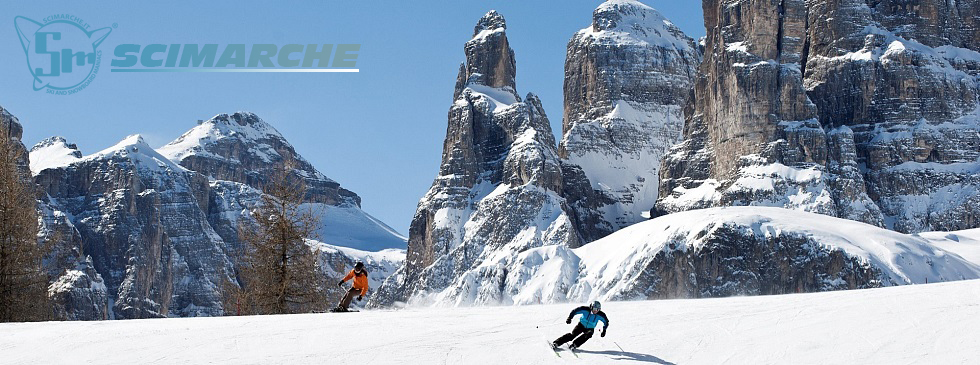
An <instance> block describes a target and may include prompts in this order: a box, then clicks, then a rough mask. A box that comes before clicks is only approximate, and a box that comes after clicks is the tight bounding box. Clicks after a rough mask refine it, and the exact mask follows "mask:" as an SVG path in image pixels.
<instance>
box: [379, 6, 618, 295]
mask: <svg viewBox="0 0 980 365" xmlns="http://www.w3.org/2000/svg"><path fill="white" fill-rule="evenodd" d="M505 29H506V25H505V23H504V20H503V17H502V16H500V14H498V13H496V12H494V11H491V12H489V13H487V14H486V15H485V16H484V17H483V18H482V19H480V21H479V22H478V23H477V26H476V29H475V30H474V34H473V38H472V39H471V40H469V41H468V42H466V46H465V51H466V63H465V64H464V65H463V67H461V68H460V74H459V76H458V77H457V80H460V81H459V82H457V88H456V91H455V92H454V94H455V95H456V99H455V101H454V103H453V105H452V107H451V108H450V110H449V117H448V119H449V125H448V128H447V131H446V140H445V143H444V145H443V155H442V165H441V167H440V170H439V175H438V176H437V177H436V179H435V181H434V182H433V185H432V187H431V188H430V189H429V191H428V192H427V193H426V194H425V196H424V197H423V198H422V200H421V201H420V202H419V206H418V210H417V211H416V214H415V217H414V218H413V220H412V225H411V228H410V231H409V243H408V256H407V259H406V263H405V266H404V267H403V268H402V269H400V270H399V271H398V272H396V273H395V274H394V275H393V276H392V277H391V278H389V279H388V280H386V281H385V283H384V284H383V285H382V287H381V288H380V289H379V291H378V294H377V295H375V296H374V297H373V298H372V304H374V305H388V304H393V303H395V302H405V301H413V302H420V303H426V302H440V303H444V304H457V305H458V304H489V303H498V302H499V300H500V299H501V296H502V292H501V287H500V285H499V284H500V280H499V279H500V278H502V277H503V276H505V275H506V272H501V271H500V270H499V267H500V266H501V265H502V263H503V262H508V261H509V260H512V259H513V257H514V255H516V254H517V253H520V252H522V251H525V250H528V249H531V248H535V247H541V246H549V245H561V246H569V247H577V246H579V245H581V244H583V243H585V242H587V241H589V240H591V239H594V238H592V237H583V234H586V235H587V234H590V232H595V229H582V230H581V231H580V230H579V229H577V226H576V224H577V223H582V224H589V223H590V222H592V223H594V222H599V221H600V220H599V219H598V218H596V217H594V216H579V215H578V212H579V211H578V210H576V209H575V207H581V208H583V209H582V210H581V212H583V213H585V212H590V211H594V210H590V209H587V207H594V206H595V205H594V203H591V202H588V201H586V200H588V199H589V195H585V196H579V197H577V198H576V199H577V200H576V201H574V202H571V204H570V201H568V200H566V199H564V198H563V197H562V194H563V192H566V191H581V192H585V193H588V192H591V188H590V187H589V186H588V185H587V182H588V180H587V179H585V178H584V176H583V174H582V173H581V170H579V169H578V168H577V167H574V166H565V165H564V164H563V163H562V161H561V159H560V158H559V157H558V153H557V146H556V144H555V139H554V135H553V134H552V131H551V126H550V124H549V122H548V118H547V117H546V116H545V113H544V109H543V108H542V106H541V102H540V100H538V98H537V97H536V96H534V94H528V95H527V96H526V97H525V98H524V99H521V97H520V96H518V94H517V93H516V90H515V86H514V81H513V80H514V76H515V71H516V68H515V66H514V65H515V63H514V56H513V55H514V53H513V50H511V49H510V46H509V43H508V40H507V35H506V32H505ZM463 80H465V81H463ZM566 171H567V173H569V174H575V173H576V172H577V179H573V180H565V179H564V175H565V173H566ZM569 183H574V184H581V185H579V186H575V187H573V186H569V185H568V184H569ZM586 214H587V213H586Z"/></svg>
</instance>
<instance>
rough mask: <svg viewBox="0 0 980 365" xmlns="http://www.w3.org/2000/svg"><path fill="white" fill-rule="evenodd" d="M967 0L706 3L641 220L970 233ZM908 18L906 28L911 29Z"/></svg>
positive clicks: (973, 139) (973, 190) (972, 104)
mask: <svg viewBox="0 0 980 365" xmlns="http://www.w3.org/2000/svg"><path fill="white" fill-rule="evenodd" d="M976 8H977V2H976V1H965V2H957V3H956V4H955V5H949V4H947V3H946V2H943V1H924V2H919V3H917V4H916V5H912V4H905V3H904V2H892V1H880V2H873V3H867V2H864V1H858V0H841V1H836V0H835V1H830V0H809V1H803V0H784V1H740V0H713V1H706V2H705V3H704V11H705V24H706V27H707V29H708V36H707V38H706V41H705V58H704V62H703V63H702V64H701V66H700V69H699V76H698V79H697V81H696V84H695V88H694V99H693V103H691V104H689V105H688V108H687V110H686V111H685V118H686V124H685V130H684V140H683V141H682V142H681V143H680V144H678V145H677V146H675V147H674V148H673V149H672V150H671V151H670V152H669V153H668V156H667V157H666V158H665V161H664V168H663V170H662V173H661V178H662V179H661V187H660V197H659V200H658V203H657V208H656V209H655V212H654V213H656V214H664V213H669V212H676V211H681V210H687V209H694V208H702V207H708V206H719V205H722V206H723V205H769V206H779V207H784V208H790V209H800V210H806V211H811V212H818V213H823V214H828V215H833V216H837V217H842V218H848V219H854V220H859V221H863V222H867V223H871V224H874V225H878V226H882V227H887V228H890V229H895V230H899V231H902V232H919V231H924V230H944V229H962V228H971V227H975V226H976V225H977V218H976V217H977V216H978V215H980V211H978V208H976V207H977V206H978V205H977V202H978V199H980V198H978V188H977V179H978V174H977V171H980V165H978V162H980V161H978V157H980V152H978V148H977V146H978V141H977V138H978V134H977V131H978V127H977V125H978V122H977V120H978V117H977V107H978V99H977V95H978V91H977V90H978V86H977V85H978V82H977V80H978V79H977V74H978V67H977V65H978V63H980V54H978V53H977V52H976V50H975V49H971V48H969V47H976V45H975V43H976V41H975V39H976V37H975V36H972V35H973V34H975V32H976V28H975V27H971V26H970V24H972V23H971V22H975V21H976V17H975V16H972V15H971V16H967V18H970V19H967V20H964V21H963V22H962V23H960V24H959V25H958V26H949V25H947V26H943V25H942V24H947V23H944V22H946V20H940V18H942V19H960V18H964V16H963V14H966V13H964V11H972V12H971V13H969V14H976ZM920 18H921V19H920Z"/></svg>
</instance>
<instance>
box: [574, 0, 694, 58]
mask: <svg viewBox="0 0 980 365" xmlns="http://www.w3.org/2000/svg"><path fill="white" fill-rule="evenodd" d="M581 33H584V34H587V35H590V36H592V37H596V38H600V39H605V40H607V41H610V42H614V43H626V44H633V43H640V44H643V43H647V44H650V45H656V46H661V47H665V48H675V49H677V50H679V51H691V50H693V48H694V41H693V40H692V39H691V38H690V37H688V36H687V35H685V34H684V33H683V32H682V31H681V30H680V28H677V26H675V25H674V24H673V23H671V22H670V21H669V20H667V18H665V17H664V16H663V15H661V14H660V12H658V11H657V10H655V9H654V8H651V7H649V6H647V5H646V4H643V3H641V2H639V1H633V0H610V1H607V2H604V3H602V4H601V5H599V7H598V8H596V9H595V12H593V13H592V25H591V26H590V27H588V28H585V29H582V30H581Z"/></svg>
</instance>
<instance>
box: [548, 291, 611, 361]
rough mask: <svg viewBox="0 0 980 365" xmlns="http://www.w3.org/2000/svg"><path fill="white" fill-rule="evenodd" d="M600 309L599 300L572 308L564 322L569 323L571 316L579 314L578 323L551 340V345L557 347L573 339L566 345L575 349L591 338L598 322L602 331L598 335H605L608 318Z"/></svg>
mask: <svg viewBox="0 0 980 365" xmlns="http://www.w3.org/2000/svg"><path fill="white" fill-rule="evenodd" d="M601 309H602V305H601V304H599V301H598V300H597V301H595V302H592V305H591V306H588V307H586V306H584V305H583V306H581V307H578V308H575V309H574V310H572V313H569V314H568V319H566V320H565V323H568V324H571V323H572V317H575V315H576V314H581V315H582V316H581V317H579V319H578V324H576V325H575V329H573V330H572V332H571V333H566V334H564V335H563V336H561V337H559V338H558V339H557V340H555V342H552V343H551V347H553V348H558V346H561V345H563V344H564V343H565V342H568V341H572V340H573V339H574V341H572V344H571V345H568V348H569V349H572V350H575V349H577V348H579V347H581V346H582V344H584V343H585V341H588V340H589V339H590V338H592V334H594V333H595V326H596V325H598V324H599V322H602V323H603V326H602V333H601V334H600V335H599V336H600V337H606V332H607V331H608V328H609V318H608V317H606V314H605V313H603V312H602V310H601ZM580 335H581V336H580ZM575 337H578V338H575Z"/></svg>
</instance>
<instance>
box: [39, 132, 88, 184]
mask: <svg viewBox="0 0 980 365" xmlns="http://www.w3.org/2000/svg"><path fill="white" fill-rule="evenodd" d="M80 158H82V153H81V152H80V151H79V150H78V147H76V146H75V145H74V144H69V143H68V141H66V140H65V138H64V137H51V138H47V139H45V140H43V141H41V142H38V143H37V144H36V145H34V147H33V148H31V152H30V160H31V161H30V166H31V174H32V175H37V174H38V173H39V172H41V170H44V169H47V168H54V167H59V166H67V165H69V164H71V163H72V162H75V161H78V160H79V159H80Z"/></svg>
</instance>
